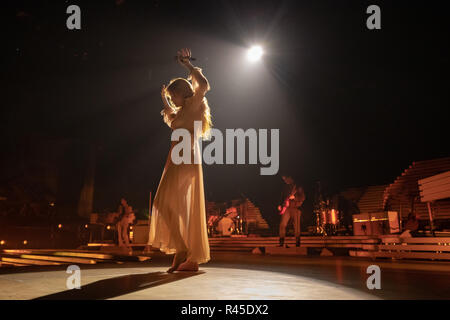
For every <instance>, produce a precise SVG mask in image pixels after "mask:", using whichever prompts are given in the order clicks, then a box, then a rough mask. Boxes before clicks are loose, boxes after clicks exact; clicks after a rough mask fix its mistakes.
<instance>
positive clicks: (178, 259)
mask: <svg viewBox="0 0 450 320" xmlns="http://www.w3.org/2000/svg"><path fill="white" fill-rule="evenodd" d="M187 254H188V253H187V251H181V252H177V253H176V254H175V257H174V258H173V263H172V267H170V268H169V270H167V273H173V272H174V271H175V270H177V269H178V267H179V266H180V264H182V263H183V262H184V261H186V259H187Z"/></svg>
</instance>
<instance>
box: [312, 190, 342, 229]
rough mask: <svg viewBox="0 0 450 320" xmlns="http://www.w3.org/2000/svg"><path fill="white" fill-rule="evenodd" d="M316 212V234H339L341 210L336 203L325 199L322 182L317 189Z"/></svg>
mask: <svg viewBox="0 0 450 320" xmlns="http://www.w3.org/2000/svg"><path fill="white" fill-rule="evenodd" d="M314 213H315V214H316V228H315V233H316V234H320V235H322V236H334V235H337V233H338V230H339V228H340V225H341V221H342V217H341V212H340V211H339V210H338V209H337V204H336V203H333V202H332V201H330V200H329V199H327V200H324V199H323V196H322V192H321V187H320V182H319V183H318V186H317V189H316V197H315V203H314Z"/></svg>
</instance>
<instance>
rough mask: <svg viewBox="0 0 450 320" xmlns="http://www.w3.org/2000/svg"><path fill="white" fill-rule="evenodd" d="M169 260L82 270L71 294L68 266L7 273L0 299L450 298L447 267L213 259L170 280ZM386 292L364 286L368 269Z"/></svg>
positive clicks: (248, 256) (238, 256)
mask: <svg viewBox="0 0 450 320" xmlns="http://www.w3.org/2000/svg"><path fill="white" fill-rule="evenodd" d="M170 261H171V257H170V256H163V255H162V254H160V253H154V254H152V259H151V260H150V261H145V262H125V263H122V264H114V263H108V264H97V265H80V268H81V289H79V290H77V289H73V290H68V289H67V287H66V281H67V278H68V277H69V276H70V274H68V273H66V267H62V266H52V267H48V266H47V267H40V266H39V267H27V268H11V269H9V270H6V269H5V270H2V272H1V274H0V286H1V288H2V290H1V292H0V299H36V298H40V299H152V300H155V299H164V300H165V299H168V300H177V299H208V300H210V299H213V300H214V299H218V300H228V299H231V300H234V299H237V300H247V299H288V300H289V299H312V300H323V299H416V298H437V299H446V298H449V297H450V296H449V295H448V288H449V287H450V280H449V279H450V277H449V276H448V275H450V266H449V264H448V263H432V262H392V261H372V260H361V259H355V258H342V257H289V256H286V257H284V256H281V257H280V256H278V257H271V256H263V255H251V254H231V253H214V254H213V257H212V260H211V261H210V262H209V263H207V264H204V265H201V270H200V271H199V272H196V273H194V272H176V273H173V274H167V273H166V272H165V270H167V268H168V266H169V265H170ZM370 265H378V266H379V267H380V269H381V289H373V290H369V289H368V288H367V284H366V281H367V278H368V277H369V276H370V274H367V267H368V266H370Z"/></svg>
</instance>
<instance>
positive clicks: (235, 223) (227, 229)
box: [208, 207, 244, 237]
mask: <svg viewBox="0 0 450 320" xmlns="http://www.w3.org/2000/svg"><path fill="white" fill-rule="evenodd" d="M243 231H244V230H243V220H242V217H240V215H239V213H238V211H237V209H236V208H235V207H231V208H228V209H227V210H226V212H225V214H223V215H218V216H217V215H211V216H209V219H208V235H209V236H210V237H212V236H231V235H240V234H243Z"/></svg>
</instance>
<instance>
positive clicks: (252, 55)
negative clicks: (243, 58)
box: [247, 46, 264, 62]
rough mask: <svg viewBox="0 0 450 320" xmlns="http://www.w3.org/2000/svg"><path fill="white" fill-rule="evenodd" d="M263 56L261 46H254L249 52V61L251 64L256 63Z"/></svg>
mask: <svg viewBox="0 0 450 320" xmlns="http://www.w3.org/2000/svg"><path fill="white" fill-rule="evenodd" d="M263 54H264V51H263V49H262V48H261V47H260V46H253V47H251V48H250V49H248V51H247V59H248V60H250V61H251V62H256V61H258V60H260V59H261V57H262V55H263Z"/></svg>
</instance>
